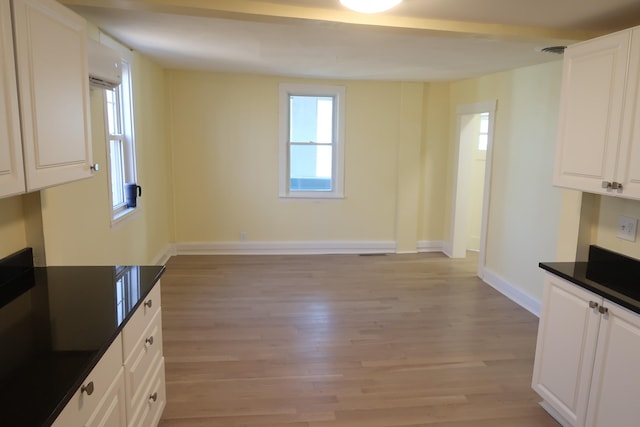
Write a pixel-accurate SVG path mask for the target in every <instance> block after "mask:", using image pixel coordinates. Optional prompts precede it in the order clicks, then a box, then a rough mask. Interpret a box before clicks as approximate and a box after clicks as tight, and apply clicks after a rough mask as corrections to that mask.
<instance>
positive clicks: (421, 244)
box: [417, 240, 444, 253]
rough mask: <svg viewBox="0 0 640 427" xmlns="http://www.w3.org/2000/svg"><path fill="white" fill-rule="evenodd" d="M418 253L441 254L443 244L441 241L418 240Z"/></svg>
mask: <svg viewBox="0 0 640 427" xmlns="http://www.w3.org/2000/svg"><path fill="white" fill-rule="evenodd" d="M417 248H418V253H422V252H443V248H444V242H443V241H442V240H418V244H417Z"/></svg>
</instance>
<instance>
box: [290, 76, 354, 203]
mask: <svg viewBox="0 0 640 427" xmlns="http://www.w3.org/2000/svg"><path fill="white" fill-rule="evenodd" d="M346 91H347V89H346V87H345V86H331V85H319V84H301V83H280V86H279V101H278V111H279V116H278V129H279V143H278V145H279V173H278V196H279V197H280V198H281V199H282V198H299V199H303V200H304V199H306V200H313V199H328V198H334V199H341V198H344V145H345V116H346V111H347V110H346V107H345V104H346ZM291 95H300V96H332V97H335V99H336V105H335V117H334V132H335V137H334V144H333V168H332V174H333V176H332V179H333V190H332V191H308V192H303V191H294V192H291V191H289V96H291Z"/></svg>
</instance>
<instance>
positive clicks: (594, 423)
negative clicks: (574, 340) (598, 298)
mask: <svg viewBox="0 0 640 427" xmlns="http://www.w3.org/2000/svg"><path fill="white" fill-rule="evenodd" d="M605 306H606V307H607V308H608V309H609V311H608V313H607V314H605V315H604V316H603V320H602V322H601V323H600V333H599V335H598V350H597V352H596V360H595V364H594V372H593V381H592V385H591V396H590V397H589V411H588V415H587V423H586V425H587V426H590V427H598V426H616V427H634V426H637V425H638V423H639V421H638V420H640V405H638V396H640V370H639V369H638V361H640V316H639V315H638V314H636V313H632V312H630V311H628V310H626V309H625V308H622V307H620V306H618V305H616V304H614V303H611V302H608V301H605Z"/></svg>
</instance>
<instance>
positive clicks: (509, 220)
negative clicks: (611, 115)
mask: <svg viewBox="0 0 640 427" xmlns="http://www.w3.org/2000/svg"><path fill="white" fill-rule="evenodd" d="M561 68H562V63H561V62H560V61H556V62H552V63H548V64H544V65H538V66H533V67H526V68H521V69H517V70H513V71H507V72H502V73H496V74H491V75H489V76H485V77H481V78H479V79H473V80H465V81H461V82H456V83H452V84H451V104H450V107H451V109H452V110H451V111H452V113H451V116H452V120H451V121H450V122H451V124H450V125H451V129H454V127H455V108H456V106H458V105H461V104H471V103H475V102H481V101H490V100H493V99H497V100H498V106H497V112H496V118H495V133H494V145H493V174H492V179H491V202H490V207H489V226H488V238H487V251H486V257H487V268H488V269H489V270H491V271H492V272H494V273H496V274H498V275H499V276H500V277H502V278H503V279H505V280H507V281H508V282H510V283H513V284H515V285H516V286H518V287H520V288H521V289H522V290H523V291H524V292H526V293H528V294H530V295H531V296H533V297H535V298H540V297H541V294H542V274H541V272H540V270H539V269H538V266H537V265H538V262H540V261H548V260H551V261H553V260H555V258H556V248H557V237H558V231H559V213H560V209H561V202H562V190H559V189H556V188H553V187H551V177H552V170H553V160H554V153H555V141H556V124H557V117H558V104H559V93H560V77H561ZM453 148H454V147H453V144H452V145H451V150H450V159H453V156H454V154H455V150H454V149H453ZM451 162H452V160H450V164H451ZM452 180H453V177H450V178H449V182H452ZM449 215H450V214H449Z"/></svg>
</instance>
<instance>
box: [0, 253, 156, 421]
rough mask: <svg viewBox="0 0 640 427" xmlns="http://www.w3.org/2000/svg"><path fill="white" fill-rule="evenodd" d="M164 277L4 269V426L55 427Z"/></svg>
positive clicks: (147, 271) (127, 269)
mask: <svg viewBox="0 0 640 427" xmlns="http://www.w3.org/2000/svg"><path fill="white" fill-rule="evenodd" d="M30 256H31V252H30V251H29V252H28V253H27V254H21V255H20V257H22V259H23V260H27V259H28V258H29V257H30ZM28 261H29V262H30V260H28ZM14 264H15V263H14ZM17 264H20V263H19V262H18V263H17ZM164 271H165V267H164V266H109V267H107V266H96V267H35V268H32V267H31V268H30V267H29V266H23V265H8V266H7V265H3V264H1V263H0V278H2V280H4V282H0V349H1V350H0V414H1V415H0V419H1V420H2V422H1V424H2V425H8V426H9V425H10V426H20V427H31V426H33V427H36V426H37V427H40V426H48V425H50V424H51V423H52V422H53V421H54V420H55V418H56V417H57V416H58V414H59V413H60V411H61V410H62V409H63V408H64V407H65V405H66V404H67V402H68V401H69V399H70V398H71V397H72V395H73V393H75V391H76V390H77V388H78V387H80V385H81V384H82V382H83V381H84V380H85V378H86V377H87V375H88V374H89V373H90V371H91V369H92V368H93V367H94V366H95V365H96V363H97V362H98V360H100V358H101V357H102V355H103V354H104V352H105V351H106V350H107V348H108V347H109V346H110V344H111V343H112V342H113V340H114V339H115V338H116V337H117V336H118V334H119V333H120V331H121V330H122V328H123V327H124V325H125V324H126V323H127V321H128V320H129V318H130V316H131V314H132V313H133V312H134V311H135V310H136V308H137V307H138V306H140V304H141V303H142V301H143V299H144V298H145V297H146V296H147V295H148V293H149V292H150V291H151V289H152V288H153V287H154V285H155V284H156V282H157V281H158V280H159V279H160V276H161V275H162V274H163V273H164Z"/></svg>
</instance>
